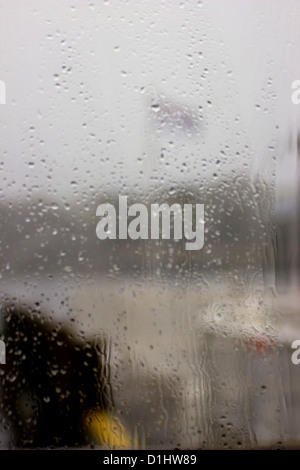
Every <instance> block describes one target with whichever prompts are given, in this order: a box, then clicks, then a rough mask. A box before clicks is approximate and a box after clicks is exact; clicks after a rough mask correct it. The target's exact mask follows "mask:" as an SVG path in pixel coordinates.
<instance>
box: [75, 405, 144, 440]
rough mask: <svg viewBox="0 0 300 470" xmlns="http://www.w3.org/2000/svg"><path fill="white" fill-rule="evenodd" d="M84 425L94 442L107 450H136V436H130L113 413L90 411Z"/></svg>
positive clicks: (85, 414) (85, 415)
mask: <svg viewBox="0 0 300 470" xmlns="http://www.w3.org/2000/svg"><path fill="white" fill-rule="evenodd" d="M84 424H85V426H86V427H87V430H88V432H89V433H90V434H91V435H92V437H93V439H94V440H95V442H97V443H98V444H100V445H102V446H104V447H106V448H108V449H137V447H138V445H137V436H133V437H132V436H131V435H130V434H129V433H128V432H127V431H126V430H125V428H124V426H123V425H122V423H121V422H120V421H119V419H118V418H117V417H116V416H114V415H113V413H110V414H109V413H106V412H105V411H103V410H102V411H99V410H97V409H91V410H88V411H87V412H85V413H84Z"/></svg>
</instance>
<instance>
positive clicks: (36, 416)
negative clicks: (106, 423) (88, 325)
mask: <svg viewBox="0 0 300 470" xmlns="http://www.w3.org/2000/svg"><path fill="white" fill-rule="evenodd" d="M2 316H3V318H4V329H3V333H4V334H3V336H2V339H3V340H4V341H5V345H6V364H5V365H1V366H0V367H1V369H3V370H2V374H1V375H0V386H1V395H2V399H1V406H2V414H3V415H4V417H5V419H6V420H7V421H8V422H9V423H10V426H11V429H12V431H13V441H14V442H13V443H12V444H13V446H16V447H34V448H37V447H47V446H55V447H63V446H68V447H76V446H83V445H86V444H88V443H89V442H91V440H90V436H89V432H88V429H87V427H86V421H85V420H84V414H85V413H86V412H90V410H97V412H99V413H101V412H109V410H111V409H113V403H112V392H111V387H110V383H109V364H108V362H107V354H106V353H107V341H106V339H105V338H104V337H102V338H101V339H100V340H99V339H98V341H80V340H78V339H75V338H74V336H73V335H72V334H71V332H70V331H67V330H66V329H64V328H62V327H61V326H60V325H56V324H54V323H51V322H50V321H49V320H47V319H46V318H45V317H43V316H42V315H41V313H40V312H39V311H38V310H29V309H28V310H26V309H20V308H17V307H16V306H13V305H6V306H5V307H3V309H2Z"/></svg>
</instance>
